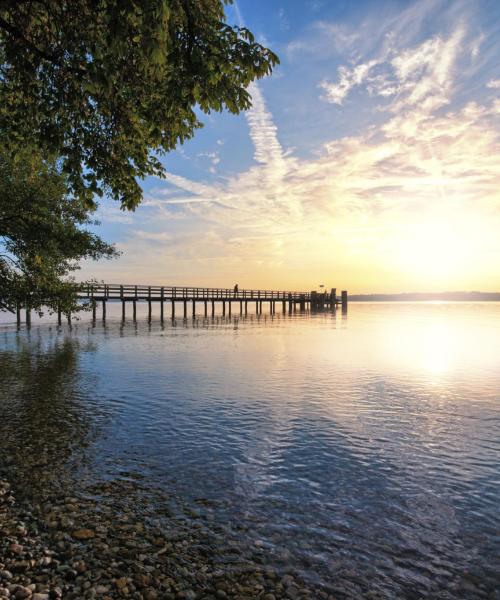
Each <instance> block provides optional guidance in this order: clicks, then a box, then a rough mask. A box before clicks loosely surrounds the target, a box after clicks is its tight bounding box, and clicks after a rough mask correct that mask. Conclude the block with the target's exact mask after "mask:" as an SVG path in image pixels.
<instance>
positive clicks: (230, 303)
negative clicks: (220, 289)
mask: <svg viewBox="0 0 500 600" xmlns="http://www.w3.org/2000/svg"><path fill="white" fill-rule="evenodd" d="M228 304H229V317H231V307H232V305H233V303H232V302H231V300H229V302H228Z"/></svg>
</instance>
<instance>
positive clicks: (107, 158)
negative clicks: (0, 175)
mask: <svg viewBox="0 0 500 600" xmlns="http://www.w3.org/2000/svg"><path fill="white" fill-rule="evenodd" d="M231 1H232V0H71V1H66V0H64V1H60V2H54V1H51V0H38V1H37V0H0V62H1V65H0V76H1V83H0V130H1V131H2V133H3V134H4V135H5V138H6V140H7V141H8V143H9V145H10V147H15V148H17V147H21V148H22V147H24V146H27V145H30V146H31V145H32V144H33V143H35V144H36V145H38V146H39V147H40V148H41V150H42V153H43V154H44V155H50V156H54V155H55V156H58V157H60V158H61V167H62V171H63V172H64V173H65V174H66V177H67V182H68V185H69V186H70V189H71V191H72V193H73V195H74V196H78V197H81V198H83V199H85V202H86V205H87V206H90V207H91V206H93V203H94V200H93V198H94V197H95V196H94V195H95V194H98V195H102V194H103V193H107V194H110V195H111V196H112V197H113V198H115V199H117V200H119V201H120V202H121V205H122V208H128V209H134V208H135V207H136V206H137V205H138V203H139V202H140V200H141V194H142V192H141V188H140V186H139V184H138V183H137V178H144V177H145V176H146V175H153V174H154V175H159V176H161V174H162V173H163V167H162V165H161V163H160V161H159V156H160V155H162V154H163V153H165V152H168V151H170V150H172V149H174V148H175V147H176V145H177V144H179V143H182V142H183V141H184V140H186V139H188V138H190V137H191V136H192V135H193V133H194V131H195V130H196V129H197V128H199V127H201V123H200V121H199V119H198V117H197V116H196V109H197V107H199V109H201V111H203V112H204V113H209V112H210V111H221V110H223V109H227V110H229V111H230V112H232V113H238V112H239V111H241V110H244V109H247V108H249V107H250V105H251V98H250V96H249V93H248V91H247V87H248V85H249V84H250V82H251V81H253V80H254V79H256V78H260V77H263V76H264V75H267V74H269V73H270V72H271V70H272V68H273V67H274V66H275V65H276V64H277V63H278V58H277V56H276V55H275V54H273V53H272V52H271V51H270V50H268V49H267V48H265V47H263V46H262V45H260V44H258V43H256V42H255V40H254V38H253V36H252V34H251V33H250V31H248V30H247V29H246V28H238V27H232V26H230V25H228V24H227V23H226V22H225V14H224V5H225V4H227V3H229V2H231Z"/></svg>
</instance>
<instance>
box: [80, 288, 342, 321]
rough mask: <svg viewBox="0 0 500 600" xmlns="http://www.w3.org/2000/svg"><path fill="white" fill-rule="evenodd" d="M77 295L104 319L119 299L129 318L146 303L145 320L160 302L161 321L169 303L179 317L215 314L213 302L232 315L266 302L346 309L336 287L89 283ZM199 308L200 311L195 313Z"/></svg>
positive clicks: (287, 307)
mask: <svg viewBox="0 0 500 600" xmlns="http://www.w3.org/2000/svg"><path fill="white" fill-rule="evenodd" d="M78 296H79V298H81V299H82V300H88V301H89V302H90V303H91V305H92V317H93V319H94V320H95V319H96V318H97V309H98V306H101V316H102V319H103V320H106V305H107V303H108V302H121V305H122V319H123V320H125V318H126V314H127V309H126V307H127V304H128V305H129V306H131V308H132V318H133V320H134V321H135V320H136V318H137V303H138V302H146V303H147V304H148V320H149V321H151V319H152V313H153V304H157V305H159V312H160V315H159V316H160V320H161V321H163V320H164V318H165V312H166V311H165V308H166V306H168V309H169V310H168V311H167V312H168V313H169V316H170V318H172V319H175V318H176V307H177V310H179V308H180V314H179V315H178V316H182V318H184V319H187V318H188V316H193V317H195V316H196V315H197V314H202V315H203V316H204V317H208V316H211V317H214V316H215V312H216V310H215V308H216V304H217V305H218V306H219V307H220V308H221V311H222V315H223V316H225V315H226V314H227V315H228V316H231V314H232V313H233V314H234V313H235V310H236V311H238V312H239V314H240V315H243V314H244V315H247V314H248V311H249V307H250V310H251V311H253V309H254V308H255V313H256V314H262V307H263V305H266V304H268V305H269V312H270V314H274V313H276V307H279V306H280V305H281V310H282V312H283V313H286V312H287V311H288V313H293V312H297V311H305V310H311V311H317V310H335V309H336V308H337V306H339V305H341V306H342V308H344V309H346V308H347V292H346V291H343V292H342V293H341V297H340V298H338V297H337V293H336V289H335V288H332V289H331V290H330V292H322V293H319V292H315V291H312V292H291V291H276V290H235V289H230V288H229V289H228V288H201V287H172V286H154V285H148V286H144V285H118V284H107V283H102V284H92V285H83V286H81V288H80V290H79V292H78ZM198 311H199V312H198Z"/></svg>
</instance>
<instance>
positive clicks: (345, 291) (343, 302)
mask: <svg viewBox="0 0 500 600" xmlns="http://www.w3.org/2000/svg"><path fill="white" fill-rule="evenodd" d="M341 298H342V308H347V290H342V296H341Z"/></svg>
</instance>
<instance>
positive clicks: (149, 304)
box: [148, 298, 152, 323]
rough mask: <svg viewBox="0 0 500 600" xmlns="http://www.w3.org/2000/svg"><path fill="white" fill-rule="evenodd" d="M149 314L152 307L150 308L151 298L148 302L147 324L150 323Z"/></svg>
mask: <svg viewBox="0 0 500 600" xmlns="http://www.w3.org/2000/svg"><path fill="white" fill-rule="evenodd" d="M151 313H152V307H151V298H150V299H149V300H148V323H151Z"/></svg>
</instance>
